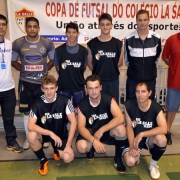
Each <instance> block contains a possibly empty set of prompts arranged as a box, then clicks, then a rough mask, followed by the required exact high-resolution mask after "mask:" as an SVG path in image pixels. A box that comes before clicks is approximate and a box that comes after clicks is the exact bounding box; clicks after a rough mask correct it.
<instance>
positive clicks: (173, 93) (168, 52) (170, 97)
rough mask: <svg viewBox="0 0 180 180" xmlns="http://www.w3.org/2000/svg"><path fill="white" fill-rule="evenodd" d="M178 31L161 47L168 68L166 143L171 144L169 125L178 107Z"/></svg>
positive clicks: (179, 102)
mask: <svg viewBox="0 0 180 180" xmlns="http://www.w3.org/2000/svg"><path fill="white" fill-rule="evenodd" d="M179 45H180V33H177V34H174V35H172V36H170V37H169V38H168V39H167V40H166V44H165V46H164V49H163V53H162V59H163V60H164V62H165V63H166V64H167V65H168V66H169V69H168V82H167V87H168V92H167V99H166V107H167V113H166V120H167V134H166V137H167V144H169V145H170V144H172V139H171V133H170V129H171V125H172V123H173V121H174V118H175V116H176V112H177V111H178V109H179V107H180V80H179V79H180V71H179V69H180V49H179Z"/></svg>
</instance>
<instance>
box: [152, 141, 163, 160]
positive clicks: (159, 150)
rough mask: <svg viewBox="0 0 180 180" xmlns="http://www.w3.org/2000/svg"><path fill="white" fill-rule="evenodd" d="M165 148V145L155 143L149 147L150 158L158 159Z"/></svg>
mask: <svg viewBox="0 0 180 180" xmlns="http://www.w3.org/2000/svg"><path fill="white" fill-rule="evenodd" d="M165 150H166V146H165V147H159V146H157V145H156V144H155V145H154V147H153V148H152V149H151V152H152V153H151V154H152V159H153V160H155V161H158V160H159V159H160V158H161V156H162V155H163V154H164V152H165Z"/></svg>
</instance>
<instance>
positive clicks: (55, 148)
mask: <svg viewBox="0 0 180 180" xmlns="http://www.w3.org/2000/svg"><path fill="white" fill-rule="evenodd" d="M67 139H68V138H67V137H64V138H61V140H62V146H61V147H57V146H55V142H54V140H53V139H52V138H51V137H50V136H45V135H42V144H43V143H45V142H50V143H51V145H52V147H53V149H54V150H61V151H63V150H64V149H65V147H66V144H67Z"/></svg>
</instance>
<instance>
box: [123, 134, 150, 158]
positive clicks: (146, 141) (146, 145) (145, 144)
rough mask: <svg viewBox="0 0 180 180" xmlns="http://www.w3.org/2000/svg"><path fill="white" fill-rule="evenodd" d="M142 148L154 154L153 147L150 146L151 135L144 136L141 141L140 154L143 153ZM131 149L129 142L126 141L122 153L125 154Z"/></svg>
mask: <svg viewBox="0 0 180 180" xmlns="http://www.w3.org/2000/svg"><path fill="white" fill-rule="evenodd" d="M142 149H147V150H148V151H149V152H150V154H152V148H149V137H147V138H143V140H142V141H141V142H140V143H139V147H138V151H139V154H141V153H142ZM129 150H130V148H129V143H126V145H125V148H124V150H123V152H122V155H124V154H125V153H126V152H128V151H129Z"/></svg>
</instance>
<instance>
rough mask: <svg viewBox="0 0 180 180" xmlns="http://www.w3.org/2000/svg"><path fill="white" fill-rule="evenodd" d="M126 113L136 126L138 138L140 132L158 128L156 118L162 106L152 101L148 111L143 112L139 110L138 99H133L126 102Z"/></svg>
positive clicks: (135, 131)
mask: <svg viewBox="0 0 180 180" xmlns="http://www.w3.org/2000/svg"><path fill="white" fill-rule="evenodd" d="M125 107H126V111H127V113H128V115H129V117H130V119H131V121H132V125H133V126H134V128H133V130H134V135H135V136H137V135H138V134H139V133H140V132H143V131H147V130H150V129H153V128H155V127H157V121H156V118H157V116H158V114H159V112H160V111H161V110H162V108H161V106H160V104H158V103H157V102H155V101H151V105H150V108H149V109H148V111H146V112H143V111H141V110H140V109H139V106H138V103H137V100H136V99H131V100H128V101H126V102H125Z"/></svg>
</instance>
